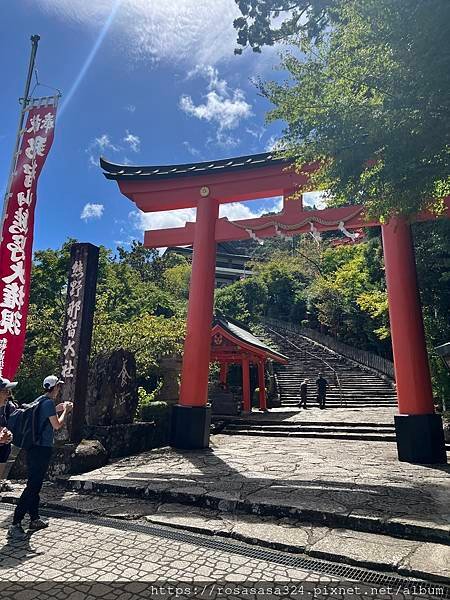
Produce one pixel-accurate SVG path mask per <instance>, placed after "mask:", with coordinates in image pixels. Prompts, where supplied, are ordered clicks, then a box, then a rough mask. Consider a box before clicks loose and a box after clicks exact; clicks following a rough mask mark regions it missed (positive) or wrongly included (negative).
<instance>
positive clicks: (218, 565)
mask: <svg viewBox="0 0 450 600" xmlns="http://www.w3.org/2000/svg"><path fill="white" fill-rule="evenodd" d="M10 516H11V513H10V511H6V510H4V509H2V510H0V583H1V585H0V598H2V599H3V598H5V600H6V599H8V600H26V599H31V598H32V599H36V600H47V599H48V598H58V599H59V598H61V599H69V600H78V599H79V600H81V599H83V600H84V599H86V598H89V599H91V598H105V599H106V598H107V599H109V598H120V599H121V600H131V599H132V598H146V599H147V598H149V597H152V598H202V597H204V598H236V597H246V598H255V599H256V598H257V597H258V598H261V597H277V598H304V597H308V598H312V597H318V595H319V596H320V597H333V598H337V599H344V598H346V597H347V594H348V589H349V588H350V589H351V590H352V592H350V594H351V595H352V597H353V598H359V599H362V598H367V597H377V598H378V597H383V598H394V597H395V598H408V599H409V598H419V597H420V598H430V597H435V595H434V593H435V591H436V589H439V585H438V586H437V587H435V586H432V587H433V591H432V592H431V593H426V592H423V593H420V592H419V591H417V592H416V591H415V590H414V592H413V591H411V590H412V585H413V583H412V582H409V583H408V588H407V589H408V592H407V593H404V591H403V588H402V592H401V593H400V594H397V593H395V592H394V591H393V592H390V593H388V594H383V595H379V594H378V593H377V591H376V588H373V587H371V586H364V585H362V584H361V585H359V586H358V582H357V581H355V580H354V581H345V582H343V581H342V582H341V581H340V580H339V579H337V578H335V577H330V576H327V575H320V574H319V573H318V572H312V571H307V570H304V569H298V568H292V567H288V566H283V565H282V564H280V562H275V561H269V560H267V561H266V560H261V559H260V558H250V557H248V556H243V555H242V554H238V553H235V552H233V549H232V548H231V549H230V548H227V549H220V550H219V549H211V548H208V547H207V546H205V545H204V544H202V536H196V537H194V538H191V539H190V540H189V541H178V540H169V539H167V538H166V537H164V536H160V535H158V533H157V532H156V533H155V532H151V533H146V532H142V531H138V532H136V531H133V530H131V529H127V528H126V529H119V528H115V527H114V525H112V526H105V525H104V524H97V523H95V522H89V523H88V522H80V521H79V520H76V519H73V518H71V517H70V515H68V516H67V518H65V517H64V518H58V519H51V520H50V528H49V529H47V530H43V531H40V532H37V533H34V534H33V535H32V536H31V535H29V536H28V538H27V539H26V540H24V541H20V542H11V541H8V540H7V539H6V526H7V525H8V523H9V522H10ZM217 582H221V583H220V584H218V583H217ZM250 582H267V583H266V586H271V587H274V586H275V585H277V586H279V587H280V589H282V590H283V592H282V593H281V594H277V595H270V596H262V595H258V596H257V595H256V594H255V593H253V594H248V593H246V594H242V595H237V594H236V590H242V586H243V585H245V584H246V585H251V584H250ZM149 583H155V584H157V585H156V586H154V587H150V586H149ZM206 584H209V587H208V588H207V590H206V591H203V586H205V585H206ZM224 584H227V587H228V590H227V591H226V590H223V589H222V588H223V586H224ZM253 585H254V584H253ZM260 585H261V584H260ZM338 585H339V586H342V588H341V589H342V590H344V591H343V592H341V593H338V592H337V591H336V592H334V593H331V596H328V595H327V594H326V592H327V591H328V592H329V590H331V589H335V590H337V589H338V588H337V586H338ZM169 586H172V587H173V588H174V587H175V586H176V588H177V590H173V589H172V591H171V590H170V589H169ZM282 586H283V587H282ZM335 586H336V587H335ZM160 588H162V591H161V589H160ZM358 588H359V590H358ZM155 589H156V590H158V589H159V590H160V591H155ZM355 589H356V590H358V591H357V592H356V593H355V591H354V590H355ZM423 589H424V590H425V589H426V588H425V587H424V588H423Z"/></svg>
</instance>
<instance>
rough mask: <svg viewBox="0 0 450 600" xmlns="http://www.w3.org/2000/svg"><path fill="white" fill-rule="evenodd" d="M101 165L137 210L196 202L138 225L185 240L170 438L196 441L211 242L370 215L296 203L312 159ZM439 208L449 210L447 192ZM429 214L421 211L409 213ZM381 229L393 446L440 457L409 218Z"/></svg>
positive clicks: (204, 437) (201, 422)
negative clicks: (181, 212)
mask: <svg viewBox="0 0 450 600" xmlns="http://www.w3.org/2000/svg"><path fill="white" fill-rule="evenodd" d="M101 166H102V168H103V169H104V171H105V176H106V177H107V178H108V179H113V180H115V181H117V183H118V185H119V189H120V191H121V192H122V194H124V195H125V196H127V197H128V198H129V199H130V200H132V201H133V202H134V203H135V204H136V206H137V208H139V209H140V210H142V211H144V212H155V211H165V210H173V209H179V208H196V209H197V216H196V222H195V223H186V224H185V226H184V227H181V228H174V229H163V230H157V231H147V232H146V233H145V238H144V244H145V245H146V246H147V247H152V248H157V247H166V246H183V245H193V261H192V277H191V283H190V293H189V308H188V318H187V332H186V338H185V344H184V355H183V367H182V377H181V389H180V398H179V404H178V405H177V406H176V407H175V408H174V411H173V422H172V442H171V443H172V445H173V446H174V447H177V448H206V447H208V445H209V426H210V419H211V413H210V407H209V406H208V370H209V362H210V356H211V354H210V353H211V326H212V318H213V300H214V270H215V253H216V244H217V242H224V241H231V240H242V239H250V238H253V239H263V238H266V237H272V236H276V235H279V236H290V235H294V234H300V233H306V232H310V233H312V234H313V236H319V235H320V232H321V231H330V230H337V229H339V230H341V231H342V232H343V233H344V234H345V235H346V236H348V237H351V236H352V231H355V230H357V229H360V228H362V227H375V226H380V223H379V222H378V221H374V220H368V219H367V218H366V217H365V214H364V208H363V207H362V206H345V207H341V208H329V209H324V210H303V206H302V200H301V199H300V200H293V199H290V196H292V194H293V193H294V192H299V191H301V189H302V187H304V186H305V185H306V184H307V182H308V173H311V172H312V171H314V169H315V168H316V167H315V165H306V166H305V167H304V169H303V172H302V173H298V172H296V171H295V170H294V168H293V166H292V164H291V163H290V162H289V161H287V160H285V159H281V158H279V157H277V156H276V155H275V154H273V153H264V154H256V155H251V156H240V157H237V158H231V159H225V160H215V161H208V162H201V163H191V164H182V165H164V166H131V165H117V164H113V163H110V162H108V161H106V160H104V159H101ZM274 196H283V210H282V211H281V212H280V213H279V214H276V215H267V216H262V217H259V218H254V219H244V220H238V221H229V220H228V219H227V218H219V206H220V205H221V204H224V203H229V202H237V201H239V202H242V201H245V200H254V199H257V198H268V197H274ZM446 216H450V199H447V203H446ZM434 218H435V217H434V216H433V215H431V214H427V213H424V214H420V215H416V216H415V219H414V220H416V221H419V220H431V219H434ZM381 231H382V238H383V250H384V261H385V269H386V285H387V293H388V300H389V316H390V326H391V335H392V347H393V355H394V365H395V375H396V383H397V398H398V409H399V414H398V415H396V417H395V425H396V434H397V448H398V456H399V459H400V460H404V461H408V462H417V463H428V464H431V463H444V462H446V452H445V443H444V436H443V429H442V420H441V417H440V415H437V414H435V412H434V404H433V395H432V388H431V378H430V370H429V365H428V357H427V351H426V347H425V335H424V328H423V319H422V309H421V305H420V299H419V291H418V287H417V276H416V265H415V258H414V249H413V242H412V236H411V228H410V223H409V222H408V220H407V219H406V218H405V217H398V216H395V217H392V218H391V219H390V221H389V222H388V223H385V224H381Z"/></svg>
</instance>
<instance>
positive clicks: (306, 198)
mask: <svg viewBox="0 0 450 600" xmlns="http://www.w3.org/2000/svg"><path fill="white" fill-rule="evenodd" d="M326 195H327V193H326V192H304V193H303V204H304V205H305V206H310V207H311V208H312V207H313V206H315V207H316V208H317V209H319V210H321V209H322V208H326V207H327V204H326Z"/></svg>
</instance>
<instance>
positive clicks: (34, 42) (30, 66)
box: [0, 35, 41, 254]
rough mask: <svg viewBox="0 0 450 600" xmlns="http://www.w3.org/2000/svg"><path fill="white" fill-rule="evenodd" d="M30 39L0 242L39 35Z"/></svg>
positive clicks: (0, 235)
mask: <svg viewBox="0 0 450 600" xmlns="http://www.w3.org/2000/svg"><path fill="white" fill-rule="evenodd" d="M30 39H31V53H30V61H29V63H28V74H27V79H26V82H25V90H24V92H23V98H21V99H19V102H20V103H21V104H22V107H21V109H20V111H19V124H18V127H17V135H16V143H15V146H14V152H13V155H12V160H11V168H10V172H9V178H8V185H7V187H6V192H5V199H4V201H3V211H2V224H1V229H0V243H1V242H2V241H3V223H4V221H5V216H6V209H7V206H8V200H9V194H10V191H11V183H12V180H13V177H14V171H15V170H16V163H17V152H18V150H19V146H20V138H21V137H22V127H23V121H24V118H25V111H26V107H27V105H28V101H29V99H30V98H29V95H30V86H31V78H32V77H33V71H34V64H35V62H36V53H37V48H38V44H39V40H40V39H41V36H39V35H32V36H31V38H30ZM0 254H1V246H0Z"/></svg>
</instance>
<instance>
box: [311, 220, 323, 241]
mask: <svg viewBox="0 0 450 600" xmlns="http://www.w3.org/2000/svg"><path fill="white" fill-rule="evenodd" d="M309 227H310V229H311V231H310V232H309V233H310V234H311V235H312V236H313V238H314V241H315V242H317V243H318V244H319V243H320V242H321V240H322V236H321V235H320V231H319V230H318V229H317V227H315V226H314V223H313V222H312V221H311V222H310V223H309Z"/></svg>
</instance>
